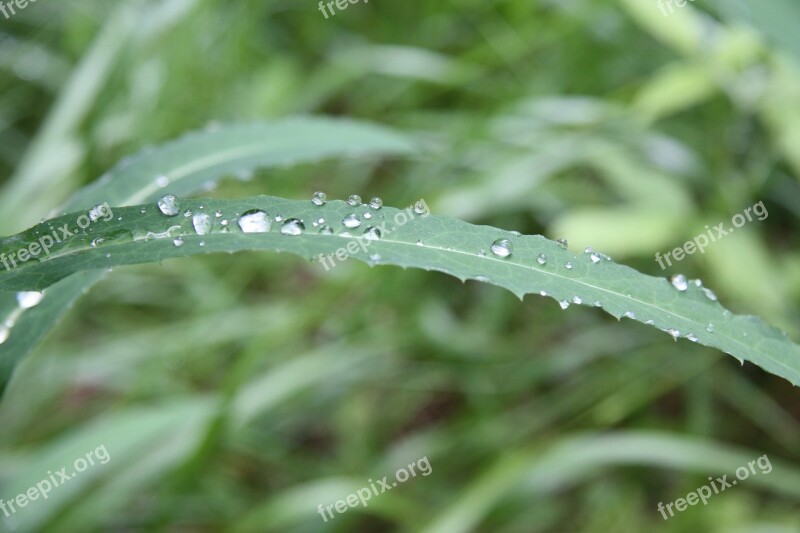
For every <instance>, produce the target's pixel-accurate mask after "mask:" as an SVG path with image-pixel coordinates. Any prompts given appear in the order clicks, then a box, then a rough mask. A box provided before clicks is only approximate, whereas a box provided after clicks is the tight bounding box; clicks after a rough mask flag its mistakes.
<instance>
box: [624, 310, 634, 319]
mask: <svg viewBox="0 0 800 533" xmlns="http://www.w3.org/2000/svg"><path fill="white" fill-rule="evenodd" d="M622 316H624V317H625V318H636V313H634V312H633V311H625V313H624V314H623V315H622Z"/></svg>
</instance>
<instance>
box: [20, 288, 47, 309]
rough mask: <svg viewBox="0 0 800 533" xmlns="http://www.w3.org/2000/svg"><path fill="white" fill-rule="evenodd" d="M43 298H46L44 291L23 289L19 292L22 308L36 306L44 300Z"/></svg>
mask: <svg viewBox="0 0 800 533" xmlns="http://www.w3.org/2000/svg"><path fill="white" fill-rule="evenodd" d="M42 298H44V293H43V292H37V291H23V292H18V293H17V303H18V304H19V306H20V307H21V308H22V309H30V308H31V307H36V306H37V305H39V302H41V301H42Z"/></svg>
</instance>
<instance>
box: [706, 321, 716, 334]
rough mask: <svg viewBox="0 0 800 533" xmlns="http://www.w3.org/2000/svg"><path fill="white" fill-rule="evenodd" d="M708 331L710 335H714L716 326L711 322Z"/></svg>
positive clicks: (707, 327)
mask: <svg viewBox="0 0 800 533" xmlns="http://www.w3.org/2000/svg"><path fill="white" fill-rule="evenodd" d="M706 331H707V332H709V333H714V324H712V323H710V322H709V323H708V325H707V326H706Z"/></svg>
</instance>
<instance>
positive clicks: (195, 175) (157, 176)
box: [0, 117, 413, 390]
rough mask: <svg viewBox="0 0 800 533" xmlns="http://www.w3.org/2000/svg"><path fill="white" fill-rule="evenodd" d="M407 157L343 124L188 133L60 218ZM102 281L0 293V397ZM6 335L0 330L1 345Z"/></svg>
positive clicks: (403, 149)
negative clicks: (229, 180)
mask: <svg viewBox="0 0 800 533" xmlns="http://www.w3.org/2000/svg"><path fill="white" fill-rule="evenodd" d="M412 150H413V146H412V145H411V143H410V142H409V141H408V140H407V139H406V138H405V137H403V136H401V135H399V134H396V133H394V132H391V131H389V130H387V129H386V128H382V127H378V126H374V125H371V124H366V123H360V122H355V121H350V120H333V119H327V118H312V117H301V118H290V119H282V120H275V121H271V122H258V123H252V124H237V125H230V126H221V127H217V128H215V129H213V130H209V131H203V132H196V133H190V134H188V135H186V136H184V137H183V138H181V139H178V140H176V141H173V142H171V143H168V144H165V145H164V146H161V147H159V148H157V149H154V150H146V151H144V152H142V153H141V154H139V155H137V156H134V157H132V158H129V159H127V160H124V161H123V162H121V163H120V164H119V165H118V166H117V167H116V168H114V169H113V170H111V171H110V172H108V173H107V174H106V175H104V176H103V177H101V178H100V179H99V180H97V181H96V182H94V183H93V184H92V185H90V186H88V187H87V188H85V189H83V190H82V191H80V192H79V193H77V194H76V195H75V196H74V197H73V198H71V199H70V200H69V201H68V202H67V203H66V204H65V205H64V206H62V209H61V210H60V212H62V213H63V212H67V211H74V210H78V209H85V208H88V207H91V206H93V205H95V204H98V203H103V202H108V203H109V204H110V205H131V204H136V203H140V202H145V201H152V200H154V199H155V198H157V197H158V196H160V195H161V194H162V191H161V190H160V189H161V188H160V187H159V184H160V183H161V184H163V183H164V179H165V178H166V180H168V182H169V184H168V186H169V190H170V191H172V192H174V193H176V194H191V193H194V192H196V191H198V190H200V189H201V188H203V187H204V186H206V185H208V184H209V183H214V182H215V181H216V180H219V179H220V178H223V177H225V176H233V175H237V174H241V173H247V172H250V171H252V170H253V169H256V168H266V167H276V166H285V165H291V164H296V163H301V162H312V161H318V160H321V159H324V158H328V157H334V156H366V155H378V154H406V153H409V152H411V151H412ZM73 222H74V221H73ZM20 229H21V228H20ZM0 268H1V267H0ZM104 275H105V271H96V272H84V273H81V274H80V275H79V276H75V277H72V278H69V279H65V280H63V281H61V282H59V283H58V284H56V285H54V286H52V287H50V289H48V291H47V298H46V300H45V301H44V302H43V303H42V304H41V305H38V306H36V307H35V308H32V309H28V310H23V309H21V308H20V307H19V306H18V305H17V298H16V294H15V293H8V292H0V325H2V324H6V323H13V324H14V327H13V328H12V329H11V330H10V336H9V337H8V338H7V339H5V342H2V343H0V390H3V389H4V388H5V384H6V383H7V382H8V379H9V377H10V375H11V372H12V370H13V368H14V366H15V365H16V364H17V362H19V360H20V359H21V358H22V357H24V356H25V354H27V353H28V352H29V351H30V350H31V349H32V348H33V347H34V346H36V344H37V343H38V342H39V341H40V340H41V339H42V338H43V337H44V335H45V334H47V332H49V331H50V330H51V329H52V328H53V327H54V325H55V324H56V323H57V321H58V320H59V318H60V317H61V316H63V314H64V313H65V312H66V311H67V310H68V309H69V308H70V307H71V306H72V305H73V304H74V302H75V301H76V300H77V299H78V298H79V297H80V296H81V295H82V294H83V293H84V292H86V291H87V290H88V289H89V288H90V287H91V286H92V285H93V284H94V283H96V282H97V281H99V280H100V279H101V278H102V277H103V276H104ZM7 333H8V332H6V333H4V332H3V331H2V328H0V339H3V338H4V337H5V335H6V334H7Z"/></svg>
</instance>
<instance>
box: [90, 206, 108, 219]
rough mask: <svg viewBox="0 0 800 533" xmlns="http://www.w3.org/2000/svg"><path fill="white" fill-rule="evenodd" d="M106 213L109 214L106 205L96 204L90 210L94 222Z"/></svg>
mask: <svg viewBox="0 0 800 533" xmlns="http://www.w3.org/2000/svg"><path fill="white" fill-rule="evenodd" d="M106 215H108V210H107V208H106V206H105V205H96V206H94V207H93V208H91V209H90V210H89V220H91V221H92V222H97V221H98V220H100V219H101V218H103V217H104V216H106Z"/></svg>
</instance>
